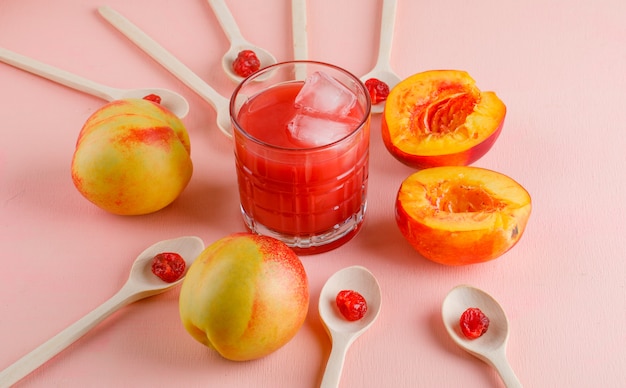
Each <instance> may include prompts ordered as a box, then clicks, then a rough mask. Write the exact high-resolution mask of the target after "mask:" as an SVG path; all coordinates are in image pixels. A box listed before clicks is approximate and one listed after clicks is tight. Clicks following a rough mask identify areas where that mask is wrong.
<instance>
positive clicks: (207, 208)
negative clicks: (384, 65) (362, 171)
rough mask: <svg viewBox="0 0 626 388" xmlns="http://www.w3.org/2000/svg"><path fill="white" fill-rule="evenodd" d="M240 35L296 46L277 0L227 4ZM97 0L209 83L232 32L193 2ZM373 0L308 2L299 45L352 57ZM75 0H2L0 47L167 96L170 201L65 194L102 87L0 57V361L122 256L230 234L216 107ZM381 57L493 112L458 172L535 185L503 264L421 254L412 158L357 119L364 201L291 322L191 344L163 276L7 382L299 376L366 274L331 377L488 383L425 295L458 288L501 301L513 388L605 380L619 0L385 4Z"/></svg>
mask: <svg viewBox="0 0 626 388" xmlns="http://www.w3.org/2000/svg"><path fill="white" fill-rule="evenodd" d="M228 3H229V6H230V8H231V10H232V12H233V14H234V15H235V18H236V19H237V21H238V22H239V23H240V25H241V30H242V33H243V35H244V36H245V37H247V38H248V39H249V40H251V41H253V42H256V43H259V44H261V45H263V46H265V47H267V48H268V49H270V50H271V51H272V52H274V53H275V55H276V57H278V58H279V59H281V60H288V59H291V57H292V49H291V24H290V3H291V2H290V1H287V0H282V1H277V0H266V1H263V2H254V3H253V2H245V3H244V2H243V1H235V0H231V1H229V2H228ZM108 4H109V5H111V6H113V7H114V8H115V9H117V10H118V11H120V12H121V13H123V14H124V15H125V16H127V17H128V18H129V19H130V20H132V21H134V22H135V23H136V24H137V25H139V26H140V27H141V28H143V29H144V30H145V31H146V32H148V33H149V34H150V35H151V36H152V37H154V38H155V39H156V40H157V41H159V42H160V43H161V44H162V45H163V46H165V47H166V48H168V49H169V50H171V51H172V52H173V53H174V54H175V55H176V56H178V57H179V58H180V59H181V60H182V61H183V62H184V63H186V64H187V65H188V66H189V67H191V68H192V70H194V71H195V72H196V73H197V74H198V75H199V76H200V77H202V78H203V79H205V80H206V81H207V82H208V83H210V84H211V85H213V86H214V87H215V88H216V89H217V90H218V91H220V92H221V93H222V94H224V95H225V96H227V95H229V93H230V92H231V91H232V89H233V88H234V85H233V84H232V83H231V81H229V80H228V79H227V78H226V77H225V76H224V75H223V73H222V72H221V67H220V59H221V56H222V53H223V52H224V51H225V50H226V49H227V47H228V41H227V39H226V37H225V35H224V34H223V32H222V31H221V29H220V27H219V25H218V24H217V21H216V19H215V17H214V15H213V13H212V11H211V9H210V8H209V6H208V4H207V3H206V1H204V0H197V1H186V2H176V1H165V0H158V1H154V0H152V1H148V0H136V1H133V2H126V1H122V0H110V1H109V2H108ZM380 4H381V2H380V1H360V0H348V1H317V0H316V1H309V4H308V11H309V16H308V17H309V36H310V41H309V49H310V57H311V58H313V59H317V60H322V61H328V62H331V63H334V64H337V65H340V66H343V67H345V68H347V69H348V70H350V71H352V72H354V73H355V74H357V75H358V74H364V73H365V72H367V71H369V70H370V68H371V67H372V66H373V64H374V62H375V56H376V52H377V42H378V29H377V27H376V26H377V23H378V19H379V14H380ZM99 5H102V4H101V3H99V2H97V1H93V0H56V1H54V2H50V1H44V0H3V1H2V2H0V46H1V47H5V48H8V49H11V50H13V51H17V52H19V53H21V54H24V55H28V56H31V57H33V58H36V59H38V60H40V61H44V62H47V63H49V64H52V65H55V66H58V67H61V68H63V69H66V70H69V71H73V72H75V73H77V74H80V75H82V76H85V77H87V78H91V79H93V80H95V81H98V82H101V83H104V84H107V85H111V86H115V87H141V86H156V87H167V88H171V89H174V90H176V91H178V92H180V93H183V94H184V95H185V96H186V97H187V98H188V99H189V101H190V103H191V112H190V114H189V116H188V117H187V118H186V119H185V120H184V121H185V124H186V125H187V127H188V129H189V131H190V136H191V141H192V157H193V160H194V164H195V171H194V176H193V178H192V180H191V183H190V184H189V186H188V188H187V189H186V190H185V192H184V193H183V194H182V195H181V196H180V198H179V199H178V200H177V201H176V202H175V203H174V204H172V205H171V206H169V207H168V208H166V209H164V210H162V211H160V212H157V213H155V214H151V215H147V216H140V217H119V216H114V215H110V214H108V213H105V212H103V211H102V210H100V209H98V208H96V207H94V206H93V205H91V204H90V203H89V202H87V201H86V200H84V199H83V198H82V197H81V196H80V195H79V194H78V192H77V191H76V190H75V189H74V187H73V185H72V182H71V179H70V174H69V165H70V160H71V156H72V153H73V149H74V144H75V141H76V137H77V134H78V131H79V130H80V127H81V125H82V124H83V122H84V121H85V120H86V118H87V117H88V116H89V115H90V114H91V113H92V112H94V111H95V110H96V109H97V108H98V107H99V106H101V105H102V104H103V102H102V101H101V100H99V99H97V98H95V97H91V96H87V95H84V94H82V93H80V92H76V91H73V90H70V89H67V88H65V87H63V86H58V85H56V84H54V83H52V82H50V81H47V80H43V79H41V78H39V77H37V76H34V75H31V74H28V73H25V72H23V71H21V70H17V69H14V68H12V67H10V66H8V65H4V64H0V84H1V85H2V87H1V90H2V93H0V107H1V108H0V116H1V117H2V127H1V129H0V131H1V133H2V140H1V142H0V248H1V249H2V259H1V260H2V272H1V273H2V277H1V279H0V344H1V346H0V348H1V351H0V369H4V368H5V367H6V366H8V365H10V364H11V363H13V362H14V361H15V360H17V359H18V358H19V357H21V356H22V355H24V354H26V353H27V352H29V351H30V350H32V349H34V348H35V347H36V346H37V345H39V344H41V343H42V342H44V341H45V340H47V339H48V338H50V337H52V336H53V335H54V334H56V333H57V332H59V331H60V330H62V329H63V328H65V327H66V326H68V325H69V324H71V323H72V322H74V321H75V320H77V319H78V318H80V317H82V316H83V315H84V314H86V313H87V312H89V311H90V310H91V309H93V308H94V307H96V306H97V305H99V304H100V303H102V302H103V301H105V300H106V299H108V298H109V297H110V296H112V295H113V294H114V293H115V292H116V291H117V290H118V289H119V287H120V286H121V285H122V284H123V283H124V281H125V279H126V276H127V273H128V270H129V268H130V264H131V262H132V261H133V260H134V258H135V256H136V255H137V254H138V253H140V252H141V251H142V250H143V249H144V248H145V247H147V246H149V245H151V244H152V243H153V242H156V241H158V240H161V239H167V238H172V237H177V236H180V235H187V234H192V235H198V236H200V237H201V238H202V239H203V240H204V241H205V243H206V244H209V243H211V242H213V241H215V240H217V239H219V238H221V237H223V236H225V235H227V234H229V233H231V232H238V231H242V230H243V226H242V222H241V220H240V217H239V209H238V201H237V188H236V182H235V176H234V165H233V156H232V144H231V142H230V141H229V140H228V139H226V138H225V137H224V136H222V135H221V134H220V132H219V131H218V130H217V128H216V126H215V113H214V111H213V109H212V108H211V107H210V106H209V105H208V104H206V103H205V102H204V101H203V100H201V99H200V98H199V97H198V96H196V95H195V94H194V93H193V92H192V91H191V90H190V89H188V88H187V87H185V86H184V85H183V84H182V83H181V82H179V81H178V80H176V79H175V78H174V77H173V76H171V75H170V74H169V73H168V72H167V71H166V70H164V69H163V68H161V67H160V66H159V65H157V64H156V63H155V62H153V61H152V60H151V59H150V58H149V57H148V56H146V55H145V54H143V52H141V51H140V50H139V49H137V48H136V47H135V46H134V45H133V44H131V43H130V42H129V41H128V40H126V38H124V37H123V36H122V35H121V34H119V33H118V32H117V31H115V30H114V29H113V28H112V27H110V26H109V25H108V24H107V23H106V22H105V21H104V20H103V19H102V18H101V17H100V16H99V15H98V14H97V12H96V8H97V6H99ZM398 11H399V15H398V18H397V19H398V20H397V27H396V34H395V41H394V46H393V67H394V69H395V70H396V71H397V72H398V73H399V74H400V75H401V76H403V77H406V76H408V75H411V74H413V73H416V72H419V71H421V70H428V69H437V68H456V69H463V70H467V71H469V73H470V74H471V75H472V76H473V77H474V78H475V79H476V80H477V82H478V85H479V87H481V88H482V89H484V90H494V91H496V92H497V93H498V94H499V96H500V97H501V98H502V99H503V100H504V102H505V103H506V104H507V106H508V115H507V121H506V124H505V127H504V130H503V132H502V135H501V137H500V138H499V139H498V141H497V143H496V144H495V146H494V148H493V149H492V150H491V151H490V152H489V153H488V154H487V155H486V156H485V157H483V158H482V159H480V160H479V161H478V162H476V163H475V165H476V166H480V167H486V168H490V169H493V170H497V171H499V172H502V173H504V174H507V175H509V176H511V177H513V178H514V179H516V180H517V181H518V182H520V183H522V184H523V185H524V186H525V187H526V188H527V189H528V191H529V192H530V193H531V195H532V197H533V214H532V215H531V219H530V222H529V225H528V228H527V231H526V233H525V235H524V236H523V237H522V239H521V241H520V243H519V244H518V245H517V246H516V247H515V248H514V249H513V250H511V251H510V252H509V253H507V254H505V255H504V256H503V257H501V258H500V259H498V260H496V261H493V262H490V263H486V264H482V265H475V266H467V267H460V268H449V267H444V266H440V265H437V264H434V263H430V262H428V261H426V260H425V259H423V258H421V257H420V256H419V255H418V254H417V253H416V252H414V251H413V249H412V248H411V247H410V246H409V244H408V243H407V242H406V241H405V240H404V239H403V238H402V236H401V235H400V233H399V231H398V229H397V227H396V226H395V222H394V218H393V201H394V197H395V194H396V191H397V189H398V187H399V185H400V183H401V182H402V180H403V179H405V178H406V177H407V176H408V175H409V174H410V173H411V172H412V170H411V169H409V168H407V167H404V166H403V165H401V164H400V163H398V162H396V161H395V160H394V159H393V158H392V157H391V156H389V154H388V153H387V152H386V150H385V148H384V146H383V144H382V141H381V137H380V133H379V132H378V131H377V130H376V128H379V125H380V118H379V117H375V118H374V119H373V123H372V125H373V127H372V128H373V130H372V149H371V154H372V156H371V170H370V174H371V175H370V176H371V179H370V191H369V214H368V218H367V221H366V225H365V226H364V228H363V230H362V231H361V232H360V234H359V235H358V236H357V237H356V238H355V239H354V240H352V241H351V242H350V243H348V244H347V245H345V246H343V247H341V248H339V249H337V250H335V251H332V252H329V253H326V254H322V255H318V256H309V257H303V263H304V265H305V267H306V269H307V272H308V275H309V280H310V288H311V302H312V303H311V307H310V311H309V316H308V317H307V320H306V322H305V324H304V326H303V327H302V329H301V330H300V332H299V333H298V334H297V336H296V337H295V338H294V339H293V340H292V341H291V342H290V343H288V344H287V345H286V346H285V347H284V348H282V349H280V350H279V351H278V352H276V353H273V354H272V355H270V356H268V357H266V358H264V359H260V360H257V361H253V362H246V363H235V362H229V361H226V360H224V359H222V358H221V357H220V356H219V355H217V354H216V353H214V352H212V351H210V350H208V349H207V348H204V347H203V346H202V345H200V344H199V343H197V342H195V341H194V340H193V339H192V338H191V336H189V335H188V334H187V333H186V332H185V331H184V329H183V328H182V325H181V323H180V321H179V318H178V312H177V296H178V290H177V289H175V290H173V291H170V292H169V293H166V294H163V295H160V296H157V297H153V298H151V299H147V300H144V301H141V302H138V303H136V304H134V305H131V306H129V307H127V308H125V309H123V310H121V311H119V312H117V313H116V314H114V315H113V316H111V317H110V318H109V319H108V320H106V321H105V322H103V323H102V324H101V325H99V326H98V327H96V328H95V329H94V330H93V331H91V332H90V333H88V334H87V335H86V336H85V337H83V338H82V339H80V340H79V341H78V342H76V343H75V344H74V345H72V346H70V347H69V348H68V349H67V350H65V351H64V352H62V353H61V354H59V355H58V356H57V357H55V358H54V359H53V360H51V361H50V362H48V363H47V364H45V365H44V366H43V367H41V368H40V369H38V370H37V371H35V372H34V373H33V374H31V375H30V376H28V377H27V378H26V379H24V380H22V382H21V383H20V384H18V385H19V386H28V387H105V386H106V387H111V386H133V387H140V386H142V387H143V386H145V387H147V386H150V387H160V386H162V387H165V386H187V387H200V386H214V387H226V386H233V387H234V386H256V387H315V386H318V385H319V383H320V381H321V376H322V373H323V370H324V365H325V362H326V359H327V357H328V355H329V352H330V341H329V339H328V337H327V336H326V333H325V332H324V329H323V327H322V325H321V323H320V321H319V314H318V312H317V300H318V295H319V292H320V290H321V287H322V285H323V283H324V281H325V280H326V279H327V278H328V277H329V276H330V275H331V274H332V273H334V272H335V271H337V270H339V269H341V268H343V267H346V266H349V265H353V264H361V265H364V266H366V267H367V268H369V269H370V270H371V271H372V272H373V273H374V274H375V275H376V276H377V277H378V279H379V281H380V284H381V287H382V290H383V302H384V305H383V308H382V312H381V315H380V317H379V320H378V321H377V322H376V323H375V325H374V326H373V327H372V328H371V329H370V331H368V332H367V333H366V334H365V335H364V336H363V337H361V338H359V339H358V340H357V341H356V342H355V344H354V345H353V347H352V348H351V349H350V351H349V353H348V358H347V360H346V364H345V368H344V373H343V379H342V382H341V386H342V387H414V386H423V387H457V386H460V385H462V386H464V387H487V386H493V387H497V386H501V383H500V381H499V379H498V377H497V375H496V374H495V372H494V371H493V370H492V369H490V368H489V367H488V366H487V365H486V364H484V363H482V362H481V361H479V360H477V359H475V358H473V357H472V356H470V355H468V354H466V353H465V352H463V351H462V350H461V349H459V348H457V347H456V345H455V344H454V343H453V342H452V341H451V340H450V339H449V338H448V337H447V335H446V333H445V330H444V328H443V326H442V320H441V318H440V306H441V302H442V300H443V298H444V296H445V295H446V293H447V292H448V291H449V290H450V289H451V288H453V287H454V286H456V285H458V284H461V283H468V284H472V285H474V286H477V287H480V288H482V289H484V290H486V291H488V292H489V293H491V294H492V295H493V296H494V297H495V298H496V299H498V300H499V301H500V302H501V304H502V305H503V306H504V308H505V310H506V312H507V314H508V316H509V319H510V322H511V328H512V333H511V337H510V341H509V347H508V355H509V359H510V362H511V364H512V366H513V368H514V369H515V371H516V373H517V375H518V376H519V378H520V379H521V381H522V382H523V383H524V385H525V386H527V387H592V386H594V387H618V386H623V384H624V381H626V361H625V360H626V352H625V351H624V349H626V334H625V333H626V331H625V330H624V322H625V321H626V287H625V280H624V279H625V275H626V264H625V263H626V261H625V260H624V253H625V249H624V241H625V239H624V234H625V232H626V231H625V230H624V218H625V216H626V206H625V205H624V201H623V198H624V191H625V190H626V179H625V177H626V173H625V172H624V166H625V162H626V156H625V151H624V150H625V149H626V135H625V134H624V123H626V110H625V109H624V107H623V101H624V99H625V98H626V92H625V90H626V75H625V74H626V72H625V71H624V70H625V69H624V63H626V49H625V48H626V27H625V24H624V20H625V17H626V3H624V2H623V1H621V0H607V1H604V2H601V3H597V2H595V3H594V2H592V1H579V0H578V1H571V2H567V3H564V2H545V1H539V0H529V1H511V0H509V1H495V0H491V1H489V0H481V1H477V2H476V1H475V2H465V1H459V0H443V1H431V2H424V1H407V0H400V1H399V5H398Z"/></svg>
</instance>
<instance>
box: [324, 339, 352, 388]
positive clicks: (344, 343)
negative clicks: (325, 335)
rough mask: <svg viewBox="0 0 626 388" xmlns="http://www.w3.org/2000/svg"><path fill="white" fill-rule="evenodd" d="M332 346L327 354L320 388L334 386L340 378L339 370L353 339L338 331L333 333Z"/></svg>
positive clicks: (332, 387) (334, 387)
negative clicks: (328, 354)
mask: <svg viewBox="0 0 626 388" xmlns="http://www.w3.org/2000/svg"><path fill="white" fill-rule="evenodd" d="M332 335H333V347H332V349H331V350H330V356H328V362H327V363H326V369H325V370H324V376H323V377H322V383H321V384H320V388H336V387H338V386H339V381H340V380H341V371H342V370H343V364H344V362H345V360H346V353H347V352H348V348H349V347H350V344H351V343H352V342H353V340H352V339H351V338H350V337H346V336H342V335H341V334H339V333H333V334H332Z"/></svg>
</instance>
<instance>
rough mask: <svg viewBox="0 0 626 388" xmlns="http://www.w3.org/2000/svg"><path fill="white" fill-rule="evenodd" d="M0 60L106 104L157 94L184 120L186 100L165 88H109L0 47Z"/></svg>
mask: <svg viewBox="0 0 626 388" xmlns="http://www.w3.org/2000/svg"><path fill="white" fill-rule="evenodd" d="M0 61H2V62H4V63H7V64H9V65H11V66H14V67H17V68H18V69H22V70H25V71H27V72H29V73H33V74H36V75H38V76H40V77H43V78H47V79H49V80H51V81H54V82H57V83H59V84H61V85H65V86H67V87H70V88H72V89H76V90H79V91H81V92H84V93H87V94H91V95H93V96H96V97H99V98H102V99H103V100H106V101H114V100H121V99H123V98H144V97H146V96H148V95H150V94H156V95H158V96H159V97H161V104H162V105H163V106H164V107H165V108H167V109H168V110H169V111H171V112H172V113H174V114H175V115H176V116H178V117H180V118H183V117H185V116H187V113H189V103H187V100H186V99H185V98H184V97H183V96H181V95H180V94H178V93H176V92H173V91H171V90H168V89H160V88H141V89H116V88H111V87H108V86H104V85H101V84H99V83H97V82H93V81H90V80H88V79H86V78H83V77H80V76H77V75H74V74H72V73H69V72H67V71H65V70H61V69H59V68H56V67H53V66H51V65H47V64H45V63H42V62H39V61H37V60H34V59H31V58H28V57H25V56H23V55H20V54H17V53H15V52H13V51H10V50H7V49H4V48H1V47H0Z"/></svg>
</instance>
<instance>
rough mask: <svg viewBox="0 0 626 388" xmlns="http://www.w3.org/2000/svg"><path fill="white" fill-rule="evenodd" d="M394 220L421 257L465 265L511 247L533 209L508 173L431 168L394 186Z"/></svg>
mask: <svg viewBox="0 0 626 388" xmlns="http://www.w3.org/2000/svg"><path fill="white" fill-rule="evenodd" d="M395 208H396V221H397V224H398V226H399V228H400V232H401V233H402V235H403V236H404V237H405V238H406V239H407V240H408V241H409V242H410V243H411V245H412V246H413V247H414V248H415V249H416V250H417V251H418V252H419V253H420V254H421V255H422V256H424V257H425V258H427V259H430V260H432V261H435V262H438V263H441V264H448V265H463V264H472V263H479V262H484V261H488V260H492V259H495V258H497V257H499V256H500V255H502V254H503V253H505V252H506V251H508V250H509V249H511V248H512V247H513V246H514V245H515V244H516V243H517V242H518V241H519V239H520V237H521V236H522V234H523V233H524V230H525V228H526V223H527V221H528V218H529V216H530V212H531V199H530V195H529V194H528V192H527V191H526V190H525V189H524V188H523V187H522V186H521V185H520V184H519V183H517V182H516V181H514V180H513V179H511V178H509V177H508V176H506V175H503V174H500V173H498V172H495V171H491V170H486V169H483V168H478V167H468V166H447V167H433V168H427V169H424V170H421V171H418V172H416V173H414V174H412V175H410V176H409V177H408V178H407V179H406V180H404V182H403V183H402V185H401V186H400V189H399V190H398V195H397V198H396V204H395Z"/></svg>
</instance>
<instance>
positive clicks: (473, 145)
mask: <svg viewBox="0 0 626 388" xmlns="http://www.w3.org/2000/svg"><path fill="white" fill-rule="evenodd" d="M505 115H506V106H505V105H504V103H503V102H502V101H501V100H500V99H499V98H498V96H496V94H495V93H493V92H481V91H480V90H479V89H478V87H476V84H475V81H474V79H472V77H470V75H469V74H468V73H467V72H465V71H460V70H431V71H425V72H422V73H418V74H415V75H413V76H411V77H408V78H406V79H405V80H403V81H402V82H400V83H398V84H397V85H396V86H395V87H394V88H393V89H392V90H391V92H390V93H389V96H388V97H387V102H386V103H385V110H384V113H383V117H382V120H381V123H382V124H381V125H382V137H383V142H384V144H385V146H386V147H387V150H388V151H389V152H390V153H391V154H392V155H393V156H394V157H395V158H396V159H398V160H400V161H401V162H403V163H404V164H406V165H408V166H411V167H414V168H428V167H436V166H462V165H468V164H471V163H473V162H475V161H476V160H478V159H479V158H480V157H482V156H483V155H484V154H485V153H486V152H487V151H488V150H489V149H490V148H491V146H492V145H493V144H494V142H495V141H496V139H497V138H498V136H499V134H500V132H501V130H502V125H503V123H504V117H505Z"/></svg>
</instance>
